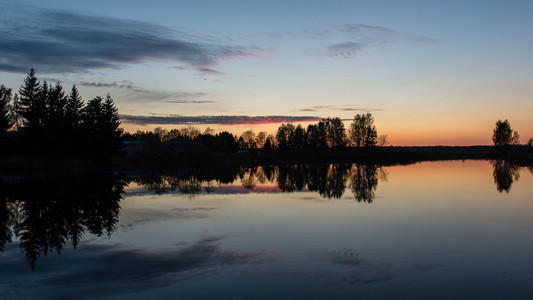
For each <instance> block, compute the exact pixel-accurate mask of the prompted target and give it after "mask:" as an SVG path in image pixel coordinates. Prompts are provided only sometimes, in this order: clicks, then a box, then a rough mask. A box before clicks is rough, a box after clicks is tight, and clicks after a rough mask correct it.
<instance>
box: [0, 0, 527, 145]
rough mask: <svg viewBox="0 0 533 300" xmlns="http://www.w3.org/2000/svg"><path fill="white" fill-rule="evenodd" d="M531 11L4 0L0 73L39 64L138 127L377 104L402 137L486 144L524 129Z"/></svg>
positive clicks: (46, 75)
mask: <svg viewBox="0 0 533 300" xmlns="http://www.w3.org/2000/svg"><path fill="white" fill-rule="evenodd" d="M531 16H533V2H532V1H464V0H463V1H310V0H308V1H170V0H168V1H162V0H152V1H113V0H106V1H100V0H97V1H71V0H70V1H39V2H37V1H28V0H17V1H7V0H0V32H1V38H0V83H2V84H4V85H6V86H7V87H10V88H12V89H14V90H16V91H18V89H19V87H20V85H21V84H22V82H23V80H24V77H25V76H26V73H27V72H28V71H29V69H30V68H32V67H34V68H35V69H36V71H37V76H38V77H39V79H41V80H47V81H48V82H50V83H55V82H56V81H58V80H59V81H61V83H62V84H63V86H64V87H65V88H66V89H67V90H70V88H71V86H72V84H76V85H77V86H78V88H79V90H80V93H81V95H82V96H83V98H84V99H85V100H86V101H87V100H89V99H91V98H92V97H94V96H97V95H102V96H104V95H105V94H107V93H110V94H111V96H112V97H113V98H114V99H115V101H116V104H117V106H118V108H119V112H120V114H121V115H122V116H123V117H122V122H123V127H124V128H125V129H126V130H129V131H135V130H138V129H140V130H152V129H153V128H154V127H156V126H162V127H164V128H176V127H177V128H179V127H183V126H184V124H185V123H186V122H193V123H198V124H199V127H201V128H205V127H206V126H209V127H211V128H214V129H215V130H229V131H231V132H233V133H235V134H240V133H241V132H242V131H244V130H246V129H250V128H252V129H254V130H255V131H256V132H257V131H260V130H266V131H269V132H272V133H273V132H274V131H275V129H276V128H277V127H278V126H279V124H280V123H279V122H294V123H297V122H301V124H303V125H307V124H309V123H310V122H316V120H318V119H319V118H322V117H328V116H330V117H341V118H343V119H346V122H345V124H346V125H349V123H350V121H349V119H352V118H353V116H354V115H355V114H357V113H366V112H371V113H372V114H373V115H374V117H375V121H376V126H377V129H378V132H379V133H380V134H387V135H388V137H389V141H390V143H391V144H393V145H477V144H490V143H491V135H492V130H493V128H494V124H495V122H496V121H497V120H498V119H502V120H503V119H509V121H510V123H511V126H512V127H513V129H515V130H517V131H518V133H519V134H520V137H521V142H522V143H526V142H527V141H528V140H529V138H530V137H533V122H532V120H533V114H532V112H533V99H532V98H533V67H532V66H533V18H532V17H531ZM247 117H251V118H247ZM254 117H260V118H254ZM265 122H266V123H270V124H266V125H265V124H262V123H265ZM235 123H241V124H239V125H233V124H235ZM242 123H244V124H242Z"/></svg>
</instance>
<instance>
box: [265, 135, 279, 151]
mask: <svg viewBox="0 0 533 300" xmlns="http://www.w3.org/2000/svg"><path fill="white" fill-rule="evenodd" d="M275 146H276V139H275V138H274V136H273V135H271V134H269V135H268V136H267V137H266V139H265V143H264V144H263V151H266V152H269V151H271V150H272V149H273V148H274V147H275Z"/></svg>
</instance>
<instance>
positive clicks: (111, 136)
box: [102, 94, 123, 154]
mask: <svg viewBox="0 0 533 300" xmlns="http://www.w3.org/2000/svg"><path fill="white" fill-rule="evenodd" d="M102 110H103V121H102V125H103V134H104V136H105V138H106V141H107V142H106V145H105V146H106V149H107V151H108V152H109V154H118V153H119V152H120V151H121V150H122V148H123V145H122V140H121V136H122V129H121V128H120V127H119V126H120V118H119V115H118V109H117V107H116V106H115V102H114V101H113V98H111V96H110V95H109V94H107V96H106V97H105V100H104V103H103V107H102Z"/></svg>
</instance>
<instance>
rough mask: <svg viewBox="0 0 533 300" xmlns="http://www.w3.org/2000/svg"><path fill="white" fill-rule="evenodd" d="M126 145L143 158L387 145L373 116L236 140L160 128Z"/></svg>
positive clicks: (131, 137) (288, 126)
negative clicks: (134, 145) (136, 145)
mask: <svg viewBox="0 0 533 300" xmlns="http://www.w3.org/2000/svg"><path fill="white" fill-rule="evenodd" d="M123 138H124V140H125V141H142V142H144V145H143V147H144V150H145V153H146V154H159V155H163V154H165V153H169V154H170V153H176V151H179V152H187V151H191V152H192V151H194V152H198V151H200V152H202V150H205V151H218V152H224V151H230V152H235V151H237V150H248V151H253V150H255V149H261V150H262V151H265V152H269V151H280V152H286V151H302V150H313V149H316V150H329V149H334V150H339V149H343V148H346V147H347V146H354V147H357V148H364V149H372V148H374V147H376V146H384V145H385V144H387V136H386V135H381V136H378V134H377V130H376V126H375V125H374V117H373V116H372V114H370V113H367V114H357V115H355V117H354V119H353V121H352V123H351V124H350V127H349V128H348V130H346V128H345V127H344V123H343V121H342V120H341V119H340V118H324V119H322V120H320V121H319V122H318V123H316V124H309V125H308V126H307V128H304V127H303V126H302V125H297V126H295V125H294V124H292V123H283V124H281V125H280V126H279V127H278V129H277V131H276V134H275V135H272V134H268V133H267V132H265V131H260V132H258V133H256V132H255V131H254V130H253V129H250V130H247V131H244V132H243V133H242V134H241V135H240V136H239V137H237V136H236V135H233V134H231V133H229V132H227V131H222V132H220V133H216V134H215V133H214V130H212V129H210V128H209V127H208V128H207V129H206V130H205V131H204V132H201V131H200V130H199V129H198V128H196V127H194V126H190V125H189V126H187V127H184V128H182V129H172V130H166V129H162V128H161V127H157V128H155V129H154V130H153V131H137V132H136V133H125V134H124V135H123Z"/></svg>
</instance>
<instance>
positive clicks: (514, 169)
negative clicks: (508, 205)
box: [491, 160, 531, 193]
mask: <svg viewBox="0 0 533 300" xmlns="http://www.w3.org/2000/svg"><path fill="white" fill-rule="evenodd" d="M491 164H492V168H493V171H492V176H493V177H494V183H495V184H496V188H497V189H498V192H500V193H502V192H503V191H505V192H506V193H509V191H510V190H511V186H512V185H513V183H514V182H515V181H517V180H518V179H519V178H520V167H519V166H516V165H513V164H511V163H509V162H508V161H506V160H495V161H492V162H491ZM529 168H530V171H531V167H529Z"/></svg>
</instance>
